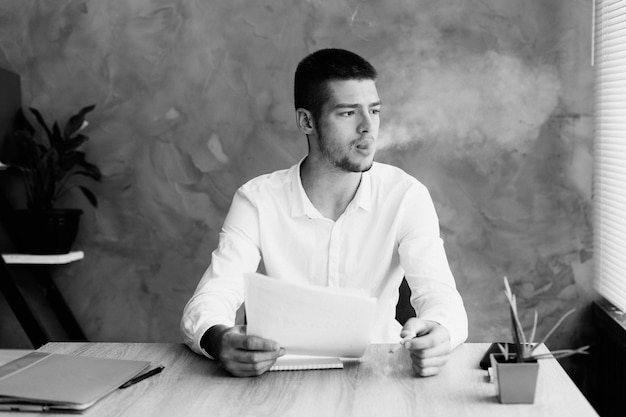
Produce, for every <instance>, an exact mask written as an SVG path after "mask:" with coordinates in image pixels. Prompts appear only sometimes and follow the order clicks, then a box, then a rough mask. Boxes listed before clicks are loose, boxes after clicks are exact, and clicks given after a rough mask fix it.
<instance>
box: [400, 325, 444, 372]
mask: <svg viewBox="0 0 626 417" xmlns="http://www.w3.org/2000/svg"><path fill="white" fill-rule="evenodd" d="M400 337H402V338H403V339H405V338H411V339H409V340H407V341H405V342H404V343H403V346H404V347H405V348H406V349H408V350H409V351H410V354H411V361H412V362H413V370H414V371H415V372H416V373H417V374H418V375H419V376H432V375H437V374H438V373H439V371H440V370H441V368H442V367H443V366H444V365H445V364H446V362H448V357H449V356H450V333H449V332H448V329H446V328H445V327H443V326H442V325H440V324H439V323H436V322H434V321H429V320H420V319H418V318H415V317H413V318H410V319H408V320H407V321H406V323H405V324H404V327H403V328H402V331H401V332H400Z"/></svg>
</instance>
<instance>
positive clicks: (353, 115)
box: [317, 80, 380, 172]
mask: <svg viewBox="0 0 626 417" xmlns="http://www.w3.org/2000/svg"><path fill="white" fill-rule="evenodd" d="M328 90H329V93H330V94H329V95H330V98H329V100H328V101H327V102H326V103H325V104H324V106H323V107H322V112H321V115H320V118H319V123H318V129H317V133H318V145H319V150H320V152H321V153H322V155H323V156H324V157H325V158H326V160H327V161H328V162H330V164H331V166H332V167H334V168H338V169H340V170H342V171H347V172H363V171H367V170H369V169H370V168H371V167H372V163H373V162H374V154H375V153H376V139H377V138H378V127H379V124H380V120H379V113H380V98H379V97H378V91H377V90H376V84H375V82H374V81H373V80H346V81H331V82H329V84H328Z"/></svg>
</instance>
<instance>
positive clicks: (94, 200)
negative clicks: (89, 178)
mask: <svg viewBox="0 0 626 417" xmlns="http://www.w3.org/2000/svg"><path fill="white" fill-rule="evenodd" d="M78 188H80V190H81V191H82V192H83V194H84V195H85V197H87V200H89V202H90V203H91V205H92V206H94V207H95V208H98V199H97V198H96V196H95V194H94V193H92V192H91V190H89V189H88V188H86V187H83V186H82V185H79V186H78Z"/></svg>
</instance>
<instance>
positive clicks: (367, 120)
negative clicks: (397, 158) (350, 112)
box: [358, 112, 372, 133]
mask: <svg viewBox="0 0 626 417" xmlns="http://www.w3.org/2000/svg"><path fill="white" fill-rule="evenodd" d="M358 130H359V133H368V132H370V131H371V130H372V116H371V115H370V114H369V113H368V112H362V113H361V119H360V121H359V126H358Z"/></svg>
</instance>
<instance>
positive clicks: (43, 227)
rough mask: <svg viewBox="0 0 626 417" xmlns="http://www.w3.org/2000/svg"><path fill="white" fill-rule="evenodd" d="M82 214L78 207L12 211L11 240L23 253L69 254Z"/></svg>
mask: <svg viewBox="0 0 626 417" xmlns="http://www.w3.org/2000/svg"><path fill="white" fill-rule="evenodd" d="M82 213H83V212H82V210H79V209H50V210H15V211H14V212H13V215H12V218H13V221H12V222H11V223H12V228H13V230H12V233H11V234H12V236H13V240H14V243H15V245H16V246H17V249H18V250H19V251H20V252H23V253H30V254H34V255H45V254H62V253H68V252H69V251H70V250H71V248H72V244H73V243H74V240H75V239H76V235H77V233H78V225H79V220H80V215H81V214H82Z"/></svg>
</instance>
